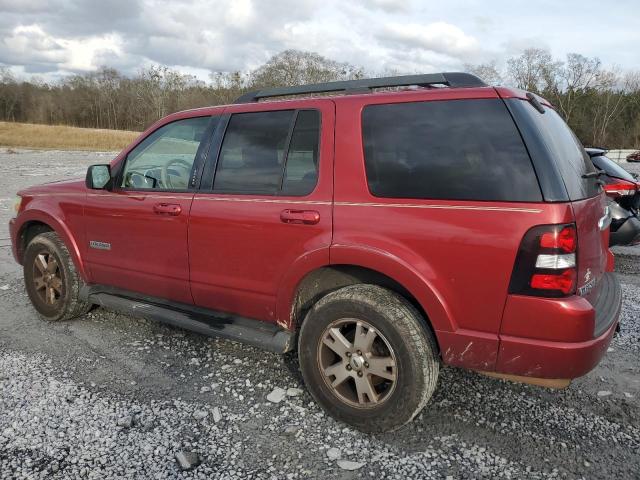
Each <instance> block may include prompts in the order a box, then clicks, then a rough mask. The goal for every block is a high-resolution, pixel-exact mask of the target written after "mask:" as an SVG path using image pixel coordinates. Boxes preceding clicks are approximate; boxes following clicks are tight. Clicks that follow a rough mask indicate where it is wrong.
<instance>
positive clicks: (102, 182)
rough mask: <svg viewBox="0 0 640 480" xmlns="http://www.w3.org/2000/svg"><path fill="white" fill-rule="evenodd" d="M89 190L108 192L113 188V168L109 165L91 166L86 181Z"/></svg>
mask: <svg viewBox="0 0 640 480" xmlns="http://www.w3.org/2000/svg"><path fill="white" fill-rule="evenodd" d="M85 184H86V185H87V188H91V189H93V190H108V189H109V188H110V187H111V167H110V166H109V165H91V166H90V167H89V169H88V170H87V177H86V179H85Z"/></svg>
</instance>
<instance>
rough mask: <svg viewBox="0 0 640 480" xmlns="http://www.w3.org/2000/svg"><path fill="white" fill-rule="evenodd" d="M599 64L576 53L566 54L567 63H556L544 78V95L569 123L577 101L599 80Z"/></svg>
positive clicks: (597, 61) (596, 59)
mask: <svg viewBox="0 0 640 480" xmlns="http://www.w3.org/2000/svg"><path fill="white" fill-rule="evenodd" d="M600 67H601V62H600V59H598V58H595V57H594V58H587V57H585V56H583V55H580V54H578V53H569V54H567V61H566V62H564V63H557V64H556V67H555V68H554V69H552V70H551V71H550V72H549V75H548V77H547V78H546V85H545V94H547V96H549V97H551V98H550V99H551V100H552V101H553V103H554V104H555V105H556V106H557V108H558V109H559V110H560V111H561V113H562V115H563V116H564V118H565V120H566V121H567V122H570V121H571V119H572V116H573V112H574V109H575V107H576V105H578V100H579V99H580V98H581V97H583V96H585V95H587V94H588V92H589V89H590V88H592V87H595V86H596V85H597V83H598V80H599V78H600V77H599V75H600V73H601V72H600Z"/></svg>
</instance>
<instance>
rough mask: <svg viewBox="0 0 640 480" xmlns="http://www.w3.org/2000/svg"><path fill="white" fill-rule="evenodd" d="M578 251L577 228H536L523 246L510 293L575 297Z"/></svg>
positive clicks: (573, 226) (513, 275) (512, 276)
mask: <svg viewBox="0 0 640 480" xmlns="http://www.w3.org/2000/svg"><path fill="white" fill-rule="evenodd" d="M577 250H578V235H577V232H576V226H575V224H565V225H539V226H537V227H533V228H532V229H530V230H529V231H528V232H527V233H526V234H525V236H524V238H523V239H522V242H521V243H520V249H519V250H518V255H517V256H516V263H515V265H514V267H513V273H512V274H511V282H510V283H509V293H517V294H521V295H535V296H541V297H564V296H568V295H573V294H574V293H575V291H576V277H577V263H576V252H577Z"/></svg>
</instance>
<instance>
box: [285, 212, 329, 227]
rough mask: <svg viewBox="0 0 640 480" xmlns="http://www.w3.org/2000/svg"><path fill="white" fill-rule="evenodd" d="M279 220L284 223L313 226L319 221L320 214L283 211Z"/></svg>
mask: <svg viewBox="0 0 640 480" xmlns="http://www.w3.org/2000/svg"><path fill="white" fill-rule="evenodd" d="M280 220H281V221H282V222H284V223H298V224H304V225H315V224H317V223H318V222H319V221H320V213H318V212H316V211H315V210H288V209H287V210H283V211H282V212H280Z"/></svg>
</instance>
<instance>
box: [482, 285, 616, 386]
mask: <svg viewBox="0 0 640 480" xmlns="http://www.w3.org/2000/svg"><path fill="white" fill-rule="evenodd" d="M601 282H602V284H601V287H600V293H599V295H598V299H597V301H596V302H595V305H594V306H591V304H589V303H588V302H587V301H586V300H585V299H584V298H582V297H572V298H570V299H566V300H560V301H559V300H555V301H540V299H536V300H538V301H540V303H539V305H537V306H535V307H534V304H533V303H531V302H525V305H524V307H525V308H528V311H526V312H525V311H524V310H522V308H523V305H518V303H519V302H518V301H517V300H518V299H516V301H515V302H512V304H511V305H510V304H509V301H508V302H507V308H506V309H505V317H510V318H505V320H506V327H507V332H505V329H504V328H503V334H501V335H500V347H499V350H498V359H497V362H496V368H495V371H496V372H499V373H505V374H512V375H522V376H526V377H538V378H562V379H570V378H576V377H580V376H582V375H585V374H586V373H588V372H589V371H591V370H592V369H593V368H594V367H595V366H596V365H597V364H598V362H599V361H600V359H601V358H602V357H603V356H604V354H605V352H606V350H607V347H608V346H609V343H610V342H611V338H612V337H613V334H614V332H615V330H616V326H617V323H618V317H619V315H620V308H621V303H622V295H621V288H620V283H619V282H618V280H617V278H616V277H615V274H613V273H606V274H605V275H604V276H603V278H602V280H601ZM509 300H510V301H511V300H512V299H511V298H510V299H509ZM517 317H519V318H517ZM505 320H503V327H504V326H505ZM519 322H523V323H531V322H534V324H533V326H534V328H537V330H538V332H539V335H531V337H533V336H536V337H537V338H528V337H524V336H521V335H518V336H516V335H513V334H510V332H509V329H511V331H512V333H516V332H517V331H518V329H517V328H515V327H514V326H513V325H515V324H517V323H519ZM554 326H555V327H556V328H555V332H549V330H548V329H551V328H553V327H554ZM530 327H531V325H529V328H530ZM521 330H522V331H524V328H522V329H521ZM529 331H531V330H529ZM587 332H588V335H585V334H586V333H587ZM543 336H547V337H552V339H548V338H540V337H543ZM585 336H586V337H587V339H584V337H585ZM563 337H564V338H563ZM580 337H582V338H583V339H582V340H581V339H580Z"/></svg>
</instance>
